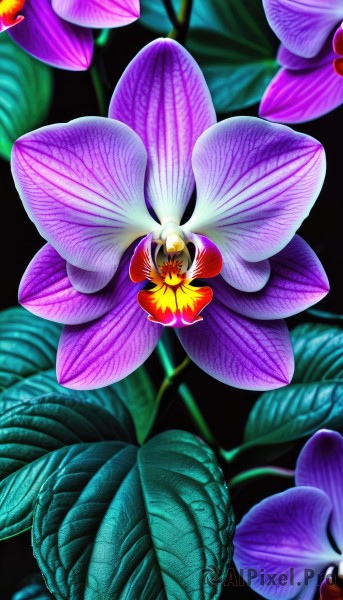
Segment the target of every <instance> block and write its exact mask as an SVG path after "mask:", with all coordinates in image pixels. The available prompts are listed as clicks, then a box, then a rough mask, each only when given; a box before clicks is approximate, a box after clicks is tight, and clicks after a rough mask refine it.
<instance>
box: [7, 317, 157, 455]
mask: <svg viewBox="0 0 343 600" xmlns="http://www.w3.org/2000/svg"><path fill="white" fill-rule="evenodd" d="M60 332H61V325H58V324H56V323H52V322H51V321H46V320H45V319H41V318H39V317H36V316H34V315H32V314H31V313H29V312H28V311H26V310H25V309H23V308H12V309H9V310H5V311H3V312H1V313H0V414H1V413H3V412H5V411H6V410H8V409H9V408H11V407H13V406H16V405H17V404H21V403H22V402H24V401H26V400H29V399H31V398H34V397H36V396H42V395H43V394H47V393H49V392H57V393H59V394H64V395H66V396H72V397H73V398H79V399H80V400H84V401H87V402H91V403H97V404H99V405H100V406H102V407H103V408H105V409H106V410H108V411H110V412H112V413H114V414H115V415H116V414H117V413H118V410H119V409H120V405H121V403H124V404H126V406H127V408H128V409H129V411H130V413H131V415H132V418H133V420H134V423H135V427H136V432H137V437H138V441H139V443H142V442H143V441H144V439H145V438H146V436H147V435H148V433H149V431H150V428H151V426H152V423H153V422H154V419H155V415H156V410H157V405H156V402H155V398H156V393H155V390H154V387H153V385H152V383H151V380H150V377H149V375H148V374H147V371H146V370H145V368H144V367H140V368H139V369H138V370H137V371H135V372H134V373H132V375H129V377H127V378H126V379H123V380H122V381H119V382H118V383H115V384H113V385H111V386H109V387H107V388H102V389H98V390H92V391H86V392H77V391H75V390H69V389H67V388H65V387H62V386H61V385H59V384H58V383H57V380H56V374H55V361H56V351H57V345H58V340H59V336H60ZM1 390H2V391H1ZM118 402H119V404H118ZM117 404H118V406H117Z"/></svg>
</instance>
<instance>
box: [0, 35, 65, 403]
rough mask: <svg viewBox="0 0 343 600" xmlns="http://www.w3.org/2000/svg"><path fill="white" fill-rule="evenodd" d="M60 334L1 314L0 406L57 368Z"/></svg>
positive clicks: (27, 317)
mask: <svg viewBox="0 0 343 600" xmlns="http://www.w3.org/2000/svg"><path fill="white" fill-rule="evenodd" d="M0 38H1V36H0ZM60 333H61V326H60V325H57V324H56V323H51V321H45V320H44V319H40V318H39V317H35V316H34V315H32V314H31V313H29V312H28V311H26V310H24V309H23V308H11V309H9V310H5V311H3V312H1V313H0V402H1V400H2V397H3V392H4V390H7V391H8V390H10V388H12V387H13V386H15V385H17V384H18V383H20V382H22V381H23V380H24V379H26V378H27V377H31V376H32V375H35V374H37V373H41V372H42V371H46V370H49V369H51V368H53V367H55V360H56V348H57V344H58V340H59V337H60Z"/></svg>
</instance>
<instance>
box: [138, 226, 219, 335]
mask: <svg viewBox="0 0 343 600" xmlns="http://www.w3.org/2000/svg"><path fill="white" fill-rule="evenodd" d="M175 228H177V229H176V230H175ZM179 231H180V232H181V234H182V231H181V229H180V228H179V227H178V226H176V225H174V224H173V225H170V226H168V228H167V229H166V230H165V229H164V230H163V231H162V234H161V236H160V237H159V238H158V239H155V240H154V239H153V235H152V234H150V235H149V236H147V237H146V238H144V239H143V240H142V241H141V242H140V243H139V244H138V246H137V248H136V250H135V253H134V255H133V257H132V260H131V265H130V277H131V279H132V280H133V281H134V282H143V281H144V280H147V281H150V283H151V284H153V287H150V289H145V290H141V291H140V292H139V293H138V295H137V300H138V303H139V305H140V306H141V308H143V310H145V311H146V312H147V313H148V319H149V320H150V321H152V322H154V323H160V324H162V325H165V326H167V327H185V326H188V325H192V324H194V323H197V322H198V321H201V320H202V317H201V316H200V313H201V311H202V310H203V309H204V308H205V307H206V306H207V305H208V304H209V303H210V302H211V300H212V298H213V292H212V289H211V288H210V287H208V286H201V287H199V286H195V285H194V284H193V280H195V279H200V278H206V277H214V276H215V275H217V274H218V273H219V272H220V269H221V266H222V259H221V254H220V253H219V251H218V250H217V249H216V248H215V246H214V244H213V243H212V242H210V240H207V239H206V238H202V237H201V236H193V238H194V239H192V240H190V242H191V243H192V244H194V246H195V257H194V260H193V262H192V261H191V257H190V252H189V250H188V248H187V245H186V243H185V240H184V236H183V234H182V238H183V239H182V238H181V235H179ZM171 236H175V240H176V243H179V242H182V243H183V244H184V249H183V250H180V251H176V252H175V249H176V248H175V245H174V246H173V251H172V252H168V251H166V250H165V245H168V242H167V240H170V237H171ZM162 238H165V240H166V244H163V239H162ZM172 239H173V240H174V238H172ZM205 240H206V243H205ZM152 243H153V244H156V245H157V247H156V250H155V252H154V260H153V258H152ZM213 264H215V268H214V270H213Z"/></svg>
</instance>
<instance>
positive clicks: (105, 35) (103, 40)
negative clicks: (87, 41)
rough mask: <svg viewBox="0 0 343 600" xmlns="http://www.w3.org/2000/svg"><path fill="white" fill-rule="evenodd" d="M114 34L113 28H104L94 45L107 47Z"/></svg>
mask: <svg viewBox="0 0 343 600" xmlns="http://www.w3.org/2000/svg"><path fill="white" fill-rule="evenodd" d="M111 35H112V30H111V29H102V30H101V31H100V33H99V35H98V37H97V38H96V39H95V40H94V45H95V46H99V47H100V48H105V47H106V46H107V44H108V42H109V41H110V37H111Z"/></svg>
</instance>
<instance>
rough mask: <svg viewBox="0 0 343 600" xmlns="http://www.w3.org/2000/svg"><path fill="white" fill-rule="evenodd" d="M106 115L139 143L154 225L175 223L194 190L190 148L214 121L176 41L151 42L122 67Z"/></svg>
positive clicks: (200, 79) (202, 86)
mask: <svg viewBox="0 0 343 600" xmlns="http://www.w3.org/2000/svg"><path fill="white" fill-rule="evenodd" d="M109 116H110V117H112V118H113V119H118V120H120V121H123V122H124V123H126V124H127V125H129V126H130V127H132V129H133V130H134V131H136V133H138V135H139V136H140V137H141V139H142V140H143V142H144V144H145V147H146V149H147V152H148V170H147V180H146V191H147V196H148V200H149V201H150V203H151V205H152V207H153V208H154V210H155V212H156V214H157V216H158V217H159V219H160V221H161V222H162V223H163V224H164V223H167V222H168V221H174V222H175V221H178V222H179V221H180V220H181V217H182V215H183V212H184V210H185V208H186V205H187V203H188V201H189V199H190V197H191V194H192V191H193V189H194V176H193V172H192V164H191V157H192V152H193V148H194V144H195V142H196V140H197V138H198V137H199V136H200V134H201V133H202V132H203V131H205V129H207V128H208V127H210V126H211V125H213V124H214V123H215V122H216V116H215V112H214V108H213V104H212V100H211V97H210V93H209V90H208V88H207V85H206V83H205V79H204V76H203V74H202V72H201V71H200V68H199V67H198V65H197V64H196V62H195V61H194V59H193V58H192V57H191V55H190V54H189V53H188V52H187V50H185V49H184V48H183V47H182V46H180V45H179V44H178V43H177V42H174V41H172V40H169V39H159V40H155V41H154V42H152V43H151V44H148V46H146V47H145V48H143V50H141V52H139V54H137V56H136V57H135V58H134V59H133V61H132V62H131V64H130V65H129V66H128V67H127V69H126V71H125V72H124V74H123V76H122V78H121V79H120V81H119V83H118V85H117V87H116V90H115V92H114V95H113V98H112V101H111V105H110V111H109Z"/></svg>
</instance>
